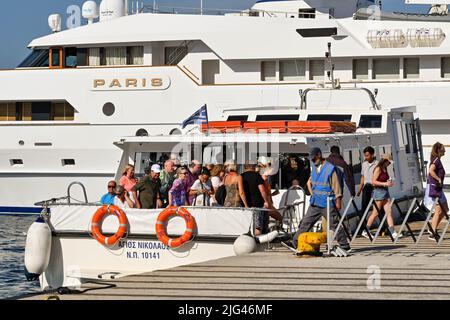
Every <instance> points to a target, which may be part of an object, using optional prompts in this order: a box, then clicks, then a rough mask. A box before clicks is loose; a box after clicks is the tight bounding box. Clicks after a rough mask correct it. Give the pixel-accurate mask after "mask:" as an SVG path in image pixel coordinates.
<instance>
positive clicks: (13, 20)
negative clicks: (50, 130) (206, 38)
mask: <svg viewBox="0 0 450 320" xmlns="http://www.w3.org/2000/svg"><path fill="white" fill-rule="evenodd" d="M2 2H3V3H2V10H0V43H1V45H0V68H2V69H5V68H14V67H16V66H17V65H18V64H19V63H20V62H21V61H22V60H23V59H24V58H25V57H26V56H27V55H28V53H29V49H28V48H27V46H28V44H29V43H30V42H31V40H33V39H34V38H38V37H41V36H44V35H47V34H49V33H50V32H51V31H50V29H49V27H48V22H47V18H48V16H49V15H50V14H53V13H59V14H61V16H62V21H63V25H65V20H66V19H67V17H68V14H67V13H66V11H67V8H68V7H69V6H70V5H78V6H80V7H81V5H82V4H83V2H84V0H14V1H2ZM99 2H100V0H97V3H99ZM144 2H145V3H146V4H152V3H153V0H145V1H144ZM255 2H256V0H203V7H204V8H224V9H240V10H242V9H247V8H249V7H251V6H252V5H253V4H254V3H255ZM156 3H157V5H159V6H160V7H190V8H191V7H192V8H194V7H199V6H200V0H156ZM382 3H383V10H386V11H408V12H422V13H423V12H425V11H426V9H425V8H426V7H424V6H412V5H405V4H404V0H383V1H382ZM83 23H85V21H83Z"/></svg>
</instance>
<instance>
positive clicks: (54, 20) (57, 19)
mask: <svg viewBox="0 0 450 320" xmlns="http://www.w3.org/2000/svg"><path fill="white" fill-rule="evenodd" d="M48 26H49V27H50V29H52V31H53V32H60V31H61V15H59V14H57V13H56V14H51V15H50V16H49V17H48Z"/></svg>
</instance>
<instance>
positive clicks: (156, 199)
mask: <svg viewBox="0 0 450 320" xmlns="http://www.w3.org/2000/svg"><path fill="white" fill-rule="evenodd" d="M259 160H260V161H259V162H258V163H250V162H248V163H246V164H245V166H244V172H243V173H242V174H239V172H238V165H237V164H236V163H235V162H234V161H227V162H226V163H225V164H224V165H221V164H217V165H213V164H207V165H205V166H202V165H201V163H200V162H199V161H197V160H193V161H191V163H190V164H189V165H187V166H181V165H180V164H179V161H178V160H177V159H170V160H167V161H165V163H164V169H161V167H160V165H158V164H153V165H152V166H150V167H148V168H146V169H145V176H144V177H143V178H141V179H140V180H139V181H138V179H137V178H136V176H135V168H134V166H133V165H127V166H126V167H125V169H124V171H123V174H122V177H121V178H120V179H119V184H117V183H116V181H109V183H108V193H107V194H105V195H104V196H103V197H102V198H101V203H102V204H106V205H109V204H111V205H116V206H118V207H119V208H121V209H127V208H137V209H157V208H165V207H167V206H219V205H220V206H224V207H245V208H261V209H262V210H261V211H260V212H258V214H257V222H256V224H257V225H256V229H257V233H258V234H263V233H266V232H267V231H268V222H269V216H271V217H273V218H274V219H276V220H278V221H281V220H282V217H281V215H280V213H279V212H278V211H277V209H276V208H275V206H274V203H273V199H272V195H271V184H270V177H271V175H272V169H271V164H270V162H269V161H268V159H267V158H265V157H261V158H260V159H259ZM219 189H222V190H221V192H220V194H218V197H216V192H218V191H219ZM219 196H220V197H219ZM263 209H264V210H263Z"/></svg>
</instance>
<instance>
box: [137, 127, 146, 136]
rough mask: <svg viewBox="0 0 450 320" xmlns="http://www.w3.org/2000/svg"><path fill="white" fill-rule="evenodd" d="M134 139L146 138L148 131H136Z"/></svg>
mask: <svg viewBox="0 0 450 320" xmlns="http://www.w3.org/2000/svg"><path fill="white" fill-rule="evenodd" d="M136 137H148V131H147V130H145V129H142V128H141V129H139V130H138V131H136Z"/></svg>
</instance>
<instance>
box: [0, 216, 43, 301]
mask: <svg viewBox="0 0 450 320" xmlns="http://www.w3.org/2000/svg"><path fill="white" fill-rule="evenodd" d="M36 218H37V217H36V216H2V215H0V226H1V232H0V299H6V298H12V297H16V296H19V295H23V294H27V293H33V292H39V290H40V287H39V282H38V281H33V282H28V281H27V279H26V278H25V274H24V268H25V267H24V252H25V240H26V232H27V231H28V228H29V227H30V225H31V224H32V223H33V222H34V221H35V220H36Z"/></svg>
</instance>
